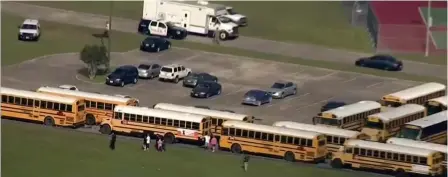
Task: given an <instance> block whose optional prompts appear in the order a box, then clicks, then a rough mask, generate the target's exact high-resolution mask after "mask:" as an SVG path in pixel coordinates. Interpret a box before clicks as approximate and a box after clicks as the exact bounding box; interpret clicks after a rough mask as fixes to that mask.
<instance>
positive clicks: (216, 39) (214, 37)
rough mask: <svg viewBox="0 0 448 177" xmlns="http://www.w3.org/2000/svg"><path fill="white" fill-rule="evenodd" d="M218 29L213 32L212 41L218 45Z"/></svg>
mask: <svg viewBox="0 0 448 177" xmlns="http://www.w3.org/2000/svg"><path fill="white" fill-rule="evenodd" d="M219 42H220V41H219V31H218V30H215V31H214V32H213V43H215V44H218V45H219Z"/></svg>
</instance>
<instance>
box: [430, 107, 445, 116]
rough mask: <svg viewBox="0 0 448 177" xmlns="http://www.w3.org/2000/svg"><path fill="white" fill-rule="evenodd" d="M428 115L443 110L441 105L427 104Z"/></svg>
mask: <svg viewBox="0 0 448 177" xmlns="http://www.w3.org/2000/svg"><path fill="white" fill-rule="evenodd" d="M426 108H427V110H428V116H429V115H431V114H435V113H438V112H441V111H443V109H442V107H441V106H433V105H426Z"/></svg>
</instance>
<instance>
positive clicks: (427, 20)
mask: <svg viewBox="0 0 448 177" xmlns="http://www.w3.org/2000/svg"><path fill="white" fill-rule="evenodd" d="M426 16H427V17H426V18H427V19H426V45H425V57H427V56H428V55H429V38H430V35H431V34H430V31H429V30H430V28H431V26H432V17H431V0H429V1H428V14H427V15H426Z"/></svg>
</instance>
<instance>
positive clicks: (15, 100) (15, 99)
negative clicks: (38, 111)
mask: <svg viewBox="0 0 448 177" xmlns="http://www.w3.org/2000/svg"><path fill="white" fill-rule="evenodd" d="M14 104H16V105H20V98H17V97H15V98H14Z"/></svg>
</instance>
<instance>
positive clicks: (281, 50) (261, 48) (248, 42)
mask: <svg viewBox="0 0 448 177" xmlns="http://www.w3.org/2000/svg"><path fill="white" fill-rule="evenodd" d="M2 11H3V12H7V13H11V14H16V15H19V16H22V17H26V18H37V19H41V20H48V21H54V22H60V23H67V24H73V25H80V26H86V27H91V28H99V29H103V28H104V22H105V21H107V20H108V17H107V16H103V15H96V14H88V13H81V12H74V11H67V10H62V9H55V8H48V7H42V6H36V5H29V4H23V3H16V2H2ZM137 24H138V21H136V20H130V19H123V18H116V17H114V18H113V23H112V28H113V29H114V30H117V31H123V32H130V33H135V32H136V28H137ZM43 29H45V27H43ZM186 40H188V41H194V42H200V43H206V44H211V43H212V40H211V39H208V38H204V37H197V36H189V37H188V38H187V39H186ZM221 45H223V46H228V47H235V48H241V49H246V50H251V51H257V52H264V53H271V54H280V55H285V56H290V57H299V58H304V59H312V60H325V61H333V62H342V63H347V64H353V63H354V61H355V60H356V59H357V58H360V57H364V56H368V55H369V54H365V53H356V52H348V51H344V50H337V49H329V48H325V47H321V46H315V45H309V44H291V43H285V42H277V41H271V40H264V39H257V38H251V37H244V36H241V37H240V38H238V39H236V40H233V41H226V42H223V43H222V44H221ZM403 63H404V70H403V71H402V72H405V73H409V74H415V75H423V76H430V77H438V78H446V76H447V71H446V66H441V65H433V64H426V63H419V62H413V61H406V60H405V61H403Z"/></svg>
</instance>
